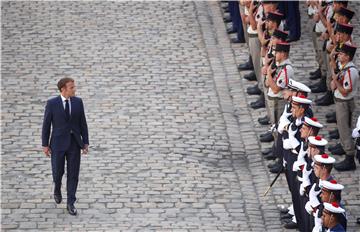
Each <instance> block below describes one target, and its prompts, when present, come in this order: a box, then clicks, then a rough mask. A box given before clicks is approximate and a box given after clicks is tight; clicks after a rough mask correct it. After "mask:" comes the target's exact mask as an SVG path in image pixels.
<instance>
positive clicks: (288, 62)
mask: <svg viewBox="0 0 360 232" xmlns="http://www.w3.org/2000/svg"><path fill="white" fill-rule="evenodd" d="M285 64H291V62H290V59H289V58H288V59H286V60H284V61H282V62H281V63H279V66H282V65H285Z"/></svg>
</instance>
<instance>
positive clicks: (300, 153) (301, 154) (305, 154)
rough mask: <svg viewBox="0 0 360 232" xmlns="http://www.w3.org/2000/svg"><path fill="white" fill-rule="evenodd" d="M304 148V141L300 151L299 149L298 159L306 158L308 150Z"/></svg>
mask: <svg viewBox="0 0 360 232" xmlns="http://www.w3.org/2000/svg"><path fill="white" fill-rule="evenodd" d="M303 149H304V143H301V147H300V151H299V155H298V159H297V160H304V161H305V156H307V150H305V151H304V150H303Z"/></svg>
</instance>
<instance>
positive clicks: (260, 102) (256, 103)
mask: <svg viewBox="0 0 360 232" xmlns="http://www.w3.org/2000/svg"><path fill="white" fill-rule="evenodd" d="M250 107H251V108H253V109H254V110H256V109H260V108H264V107H265V97H264V94H261V95H260V97H259V99H258V100H256V101H254V102H251V103H250Z"/></svg>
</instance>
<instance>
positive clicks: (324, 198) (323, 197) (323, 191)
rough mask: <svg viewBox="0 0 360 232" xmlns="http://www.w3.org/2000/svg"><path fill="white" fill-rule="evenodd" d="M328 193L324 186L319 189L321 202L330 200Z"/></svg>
mask: <svg viewBox="0 0 360 232" xmlns="http://www.w3.org/2000/svg"><path fill="white" fill-rule="evenodd" d="M330 195H331V194H330V192H329V191H328V190H327V189H325V188H322V189H321V194H320V197H321V201H322V202H329V201H330Z"/></svg>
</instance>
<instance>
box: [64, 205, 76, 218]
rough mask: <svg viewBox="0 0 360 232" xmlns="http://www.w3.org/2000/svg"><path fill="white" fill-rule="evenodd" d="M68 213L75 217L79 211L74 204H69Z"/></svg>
mask: <svg viewBox="0 0 360 232" xmlns="http://www.w3.org/2000/svg"><path fill="white" fill-rule="evenodd" d="M66 209H67V211H68V212H69V214H70V215H73V216H75V215H76V214H77V209H76V208H75V206H74V204H68V205H67V206H66Z"/></svg>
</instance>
